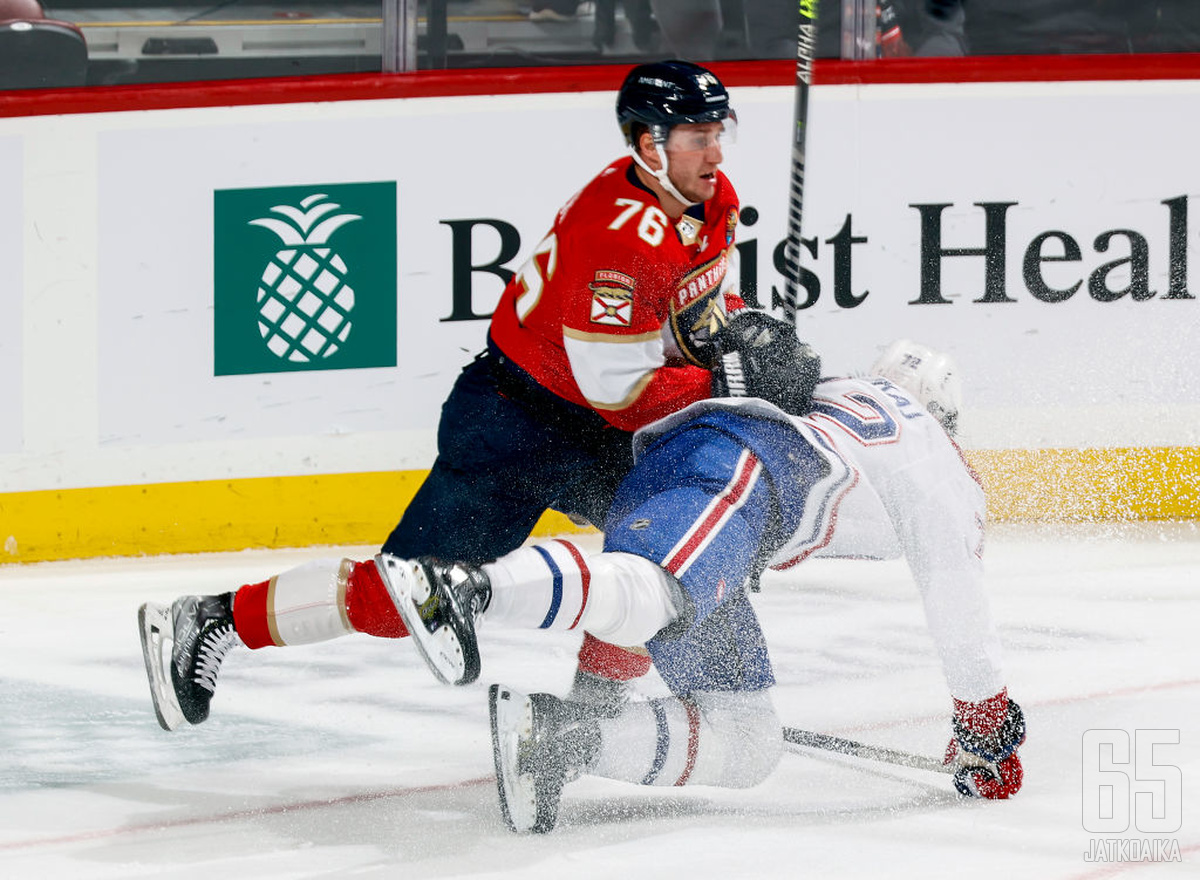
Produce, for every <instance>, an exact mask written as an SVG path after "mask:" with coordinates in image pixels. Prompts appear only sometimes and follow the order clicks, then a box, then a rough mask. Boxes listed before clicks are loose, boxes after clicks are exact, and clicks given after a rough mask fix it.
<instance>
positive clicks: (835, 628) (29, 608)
mask: <svg viewBox="0 0 1200 880" xmlns="http://www.w3.org/2000/svg"><path fill="white" fill-rule="evenodd" d="M371 552H373V548H367V547H355V548H335V549H331V550H315V551H314V550H303V551H298V550H297V551H286V552H246V553H237V554H214V555H204V556H180V557H155V558H146V559H114V560H100V561H75V562H65V563H47V564H41V565H29V566H11V565H10V566H3V567H0V608H2V609H3V610H2V611H0V820H2V821H0V877H2V878H39V880H44V878H57V877H63V878H127V877H157V878H164V877H169V878H174V877H188V878H191V877H195V878H213V880H216V878H222V880H226V878H251V877H253V878H298V877H305V878H341V877H351V878H360V877H363V878H383V877H398V878H405V880H410V878H414V877H462V876H467V877H480V878H487V877H499V878H508V877H512V878H517V877H519V878H533V880H539V878H547V880H580V878H593V877H595V878H601V877H603V878H613V877H621V878H634V877H661V878H671V877H688V878H705V877H713V878H716V877H721V878H726V877H789V878H790V877H813V878H887V877H898V878H915V877H919V878H922V880H925V878H937V877H947V878H951V877H952V878H955V880H988V878H1006V880H1007V878H1022V880H1034V878H1037V880H1041V878H1071V880H1100V878H1108V877H1126V876H1128V877H1131V878H1138V877H1143V876H1144V877H1148V878H1150V877H1153V878H1159V877H1183V876H1200V820H1198V819H1197V815H1198V813H1200V809H1198V806H1200V662H1198V661H1200V650H1198V649H1197V646H1196V643H1197V641H1198V640H1200V528H1198V527H1197V526H1196V525H1195V524H1174V525H1163V524H1138V525H1122V526H1119V527H1117V526H1107V527H1106V526H1074V527H1063V526H1053V527H1050V526H1040V527H1033V526H1024V527H1020V526H1006V527H997V528H995V529H994V530H993V532H992V536H991V540H990V543H989V546H988V560H987V561H988V578H989V584H990V589H991V594H992V597H993V598H992V601H993V610H994V613H995V616H996V619H997V620H998V622H999V625H1000V628H1001V634H1002V638H1003V641H1004V643H1005V646H1006V650H1007V669H1008V680H1009V683H1010V689H1011V692H1012V695H1013V697H1014V698H1015V699H1017V700H1018V701H1019V702H1021V703H1022V704H1023V706H1024V708H1025V710H1026V714H1027V717H1028V722H1029V741H1028V743H1027V744H1026V746H1025V748H1024V749H1023V750H1022V752H1021V754H1022V758H1023V760H1024V764H1025V768H1026V782H1025V788H1024V790H1023V791H1022V792H1021V794H1020V795H1019V797H1017V798H1016V799H1014V800H1012V801H1009V802H987V803H980V802H973V801H964V800H961V799H960V798H958V797H957V796H956V795H955V794H954V793H953V791H952V789H951V787H950V785H949V780H948V778H947V777H946V776H944V775H941V774H935V773H930V772H927V771H917V770H905V769H900V768H895V767H892V766H889V765H881V764H872V763H870V762H867V761H864V760H860V759H848V758H838V757H832V756H828V755H825V754H823V753H813V752H809V751H804V750H800V749H793V750H789V752H788V753H787V754H785V755H784V758H783V761H782V763H781V764H780V766H779V768H778V770H777V771H776V772H775V774H774V776H773V777H772V778H771V779H770V780H768V781H767V782H766V783H764V784H763V785H761V786H759V787H757V788H754V789H750V790H746V791H723V790H717V789H706V788H685V789H672V788H639V787H636V786H631V785H624V784H620V783H616V782H610V781H606V780H594V779H583V780H580V781H579V782H576V783H573V784H571V785H570V786H568V787H567V789H566V792H565V797H564V802H563V807H562V812H561V816H560V821H559V827H558V828H557V829H556V830H555V831H554V832H553V833H552V834H550V835H547V836H544V837H536V838H523V837H517V836H515V835H512V834H510V833H509V832H508V831H507V830H506V829H505V828H504V826H503V825H502V824H501V819H500V815H499V809H498V807H497V804H496V797H495V791H494V780H493V778H492V770H491V755H490V743H489V738H488V727H487V712H486V705H485V703H486V683H487V682H490V681H504V682H506V683H508V684H511V685H514V686H518V687H521V688H525V689H531V690H535V689H542V690H550V691H553V692H559V693H561V692H563V691H565V690H566V687H567V684H568V682H569V680H570V676H571V673H572V670H573V662H574V655H575V648H576V646H577V644H578V637H577V636H571V635H560V636H548V635H546V634H543V633H533V634H514V633H512V632H511V631H508V632H504V631H500V630H497V629H485V630H484V631H483V633H482V635H481V638H482V646H483V651H484V672H483V676H482V678H481V681H480V683H478V684H475V685H472V686H470V687H467V688H461V689H453V688H449V687H445V686H442V685H439V684H437V683H436V682H435V681H434V680H433V678H432V676H431V675H430V674H429V673H428V672H427V671H426V670H425V668H424V666H423V665H422V664H421V662H420V661H419V660H418V659H417V657H416V654H415V652H414V651H413V650H412V647H411V645H409V644H407V643H406V642H403V641H399V642H393V641H388V640H381V639H372V638H369V637H366V636H353V637H349V638H344V639H340V640H337V641H334V642H329V643H325V644H321V645H315V646H307V647H297V648H289V649H282V650H275V649H267V650H263V651H257V652H250V651H246V650H238V651H235V652H234V653H232V654H231V655H230V657H229V659H228V660H227V661H226V663H225V667H224V671H223V674H222V678H221V685H220V689H219V690H218V695H217V698H216V700H215V701H214V705H213V714H212V717H211V718H210V720H209V721H208V722H207V723H206V724H204V725H201V726H200V727H196V728H189V729H185V730H180V731H176V732H174V733H166V732H164V731H163V730H161V729H160V728H159V727H158V725H157V723H156V722H155V719H154V713H153V710H152V708H151V705H150V699H149V695H148V691H147V686H146V682H145V675H144V672H143V667H142V659H141V653H140V650H139V648H138V639H137V626H136V608H137V606H138V604H140V603H141V602H143V601H146V600H157V601H161V602H169V601H170V600H171V599H173V598H174V597H175V596H177V595H179V594H182V593H185V592H205V593H210V592H221V591H224V590H228V589H231V588H234V587H236V586H238V585H240V584H242V583H247V582H250V581H254V580H260V579H263V578H265V577H268V576H270V575H272V574H276V573H278V572H279V571H282V570H284V569H286V568H288V567H290V566H292V565H294V564H297V563H299V562H301V561H304V560H307V559H311V558H314V557H316V556H321V555H349V556H354V557H356V558H363V557H365V556H366V555H368V554H369V553H371ZM755 602H756V605H757V607H758V609H759V613H760V617H761V618H762V620H763V623H764V627H765V629H766V631H767V635H768V638H769V640H770V644H771V648H772V656H773V658H774V660H775V664H776V672H777V675H778V678H779V680H780V682H781V684H780V685H779V686H778V687H777V688H776V690H775V698H776V703H777V705H778V707H779V710H780V715H781V717H782V718H783V719H784V720H785V722H786V723H788V724H790V725H793V726H797V727H802V728H806V729H810V730H818V731H822V732H826V733H833V734H838V735H841V736H847V737H851V738H854V739H858V740H861V741H864V742H870V743H874V744H880V745H886V746H891V747H894V748H901V749H905V750H908V751H914V752H920V753H923V754H927V755H940V753H941V751H942V749H943V747H944V746H945V742H946V739H947V736H948V733H949V723H948V708H949V707H948V702H949V701H948V697H947V694H946V690H945V686H944V684H943V683H942V679H941V673H940V669H939V666H938V663H937V659H936V657H935V656H934V652H933V649H932V645H931V644H930V642H929V639H928V637H927V635H926V633H925V630H924V627H923V621H922V614H921V607H920V603H919V600H918V598H917V595H916V591H915V589H914V588H913V586H912V584H911V581H910V579H909V577H908V573H907V569H906V568H905V567H904V565H903V563H870V562H853V561H832V560H828V561H827V560H818V561H813V562H809V563H806V564H804V565H801V566H799V567H797V568H796V569H793V570H791V571H789V572H787V573H786V574H771V575H769V576H768V577H767V578H766V579H765V580H764V584H763V590H762V592H761V593H760V594H759V595H758V597H757V598H756V599H755ZM655 688H656V684H655V682H654V681H653V680H651V681H649V682H648V683H647V684H646V685H645V689H646V691H647V692H648V693H652V692H654V690H655ZM1089 729H1115V730H1123V731H1127V732H1128V733H1129V735H1130V736H1131V737H1132V736H1133V733H1134V731H1136V730H1139V729H1168V730H1178V731H1180V736H1181V743H1180V744H1179V745H1178V746H1169V747H1166V746H1160V747H1159V750H1158V751H1156V753H1155V755H1156V758H1155V760H1157V761H1158V762H1159V763H1160V764H1162V763H1166V764H1169V765H1174V766H1177V767H1179V768H1180V769H1181V773H1182V779H1183V812H1182V816H1183V824H1182V827H1181V828H1180V829H1179V830H1178V831H1177V832H1175V833H1172V834H1165V835H1150V834H1143V833H1141V832H1139V831H1137V830H1136V828H1133V827H1131V828H1130V830H1129V831H1128V832H1127V833H1126V834H1125V835H1123V836H1128V837H1133V838H1136V839H1139V840H1140V839H1144V838H1154V837H1164V838H1166V839H1169V840H1173V841H1174V842H1175V843H1176V845H1177V846H1178V849H1179V852H1180V855H1181V856H1182V862H1180V863H1167V864H1149V863H1142V862H1103V863H1093V862H1088V861H1085V859H1084V853H1085V851H1087V850H1088V849H1089V843H1090V842H1092V841H1094V840H1097V839H1107V838H1108V837H1112V836H1121V835H1097V834H1092V833H1089V832H1088V831H1086V830H1085V829H1084V827H1083V824H1082V810H1083V805H1084V797H1085V796H1088V797H1095V796H1096V795H1095V793H1094V791H1093V792H1085V790H1084V787H1083V769H1084V765H1085V762H1086V760H1088V758H1087V756H1085V754H1084V748H1083V734H1084V732H1085V731H1087V730H1089ZM1138 809H1142V808H1141V807H1139V808H1138ZM1144 815H1146V814H1145V813H1144V811H1143V812H1137V813H1135V816H1136V818H1138V819H1139V820H1141V818H1142V817H1143V816H1144Z"/></svg>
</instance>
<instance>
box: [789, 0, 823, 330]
mask: <svg viewBox="0 0 1200 880" xmlns="http://www.w3.org/2000/svg"><path fill="white" fill-rule="evenodd" d="M798 2H799V4H800V26H799V29H798V31H797V34H796V115H795V131H794V132H793V140H792V177H791V187H790V189H789V190H788V217H787V237H786V238H785V239H784V248H783V256H784V263H785V265H786V267H787V271H786V272H785V273H784V279H783V302H782V305H783V314H784V317H785V318H786V319H787V320H788V321H789V322H790V323H791V324H793V325H794V324H795V323H796V310H797V309H796V307H797V305H798V304H799V300H800V247H801V244H802V242H801V238H800V217H801V214H802V213H803V209H804V149H805V141H806V139H807V135H808V90H809V87H810V86H811V85H812V69H813V57H814V55H815V54H816V50H817V2H818V0H798Z"/></svg>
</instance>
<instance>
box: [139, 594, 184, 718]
mask: <svg viewBox="0 0 1200 880" xmlns="http://www.w3.org/2000/svg"><path fill="white" fill-rule="evenodd" d="M138 629H139V631H140V635H141V637H142V659H143V660H145V661H146V678H147V679H148V680H149V682H150V698H151V699H152V700H153V701H154V714H155V715H156V716H158V723H159V726H160V727H162V729H163V730H174V729H175V728H177V727H179V726H180V725H181V724H183V723H184V717H183V710H182V709H180V708H179V698H178V697H176V696H175V686H174V685H173V684H172V683H171V675H170V672H169V666H168V664H169V663H170V662H171V649H170V646H169V645H165V642H171V643H173V642H174V632H175V630H174V627H173V625H172V622H171V609H170V608H169V607H167V606H163V605H156V604H154V603H153V602H147V603H146V604H144V605H143V606H142V607H141V608H139V609H138ZM164 646H165V654H164Z"/></svg>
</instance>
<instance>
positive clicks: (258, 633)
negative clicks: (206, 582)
mask: <svg viewBox="0 0 1200 880" xmlns="http://www.w3.org/2000/svg"><path fill="white" fill-rule="evenodd" d="M270 591H271V581H263V582H261V583H257V584H246V585H245V586H244V587H241V588H240V589H239V590H238V591H237V592H236V593H234V594H233V628H234V629H235V630H237V634H238V637H239V638H240V639H241V640H242V641H243V642H245V644H246V647H247V648H265V647H267V646H268V645H274V644H275V639H273V638H272V637H271V627H270V624H268V623H267V596H268V595H269V594H270Z"/></svg>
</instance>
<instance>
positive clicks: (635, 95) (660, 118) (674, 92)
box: [617, 61, 736, 146]
mask: <svg viewBox="0 0 1200 880" xmlns="http://www.w3.org/2000/svg"><path fill="white" fill-rule="evenodd" d="M731 116H733V117H734V118H735V119H736V116H734V114H733V111H732V109H730V106H729V93H728V92H727V91H726V90H725V86H724V85H722V84H721V81H720V80H719V79H717V76H716V74H714V73H713V72H712V71H710V70H706V69H705V68H703V67H701V66H700V65H699V64H692V63H691V62H690V61H656V62H654V63H651V64H639V65H638V66H637V67H635V68H634V69H633V70H631V71H629V75H628V76H626V77H625V82H624V83H622V84H621V91H620V92H619V93H618V94H617V122H618V123H619V124H620V126H621V131H622V132H623V133H624V135H625V142H626V143H628V144H629V145H630V146H633V141H634V134H633V127H634V124H635V123H639V122H640V123H642V124H643V125H645V126H646V127H647V128H649V129H650V132H651V134H653V135H654V140H655V141H656V142H657V143H662V142H663V141H664V140H666V137H667V132H668V131H669V130H670V128H671V126H673V125H681V124H683V123H689V122H720V121H721V120H723V119H728V118H729V117H731Z"/></svg>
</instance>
